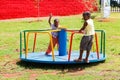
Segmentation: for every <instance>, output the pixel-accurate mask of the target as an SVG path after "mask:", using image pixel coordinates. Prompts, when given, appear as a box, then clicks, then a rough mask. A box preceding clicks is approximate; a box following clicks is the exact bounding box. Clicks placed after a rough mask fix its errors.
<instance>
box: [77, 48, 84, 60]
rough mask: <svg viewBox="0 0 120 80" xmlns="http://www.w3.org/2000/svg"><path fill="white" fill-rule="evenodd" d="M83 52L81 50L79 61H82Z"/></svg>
mask: <svg viewBox="0 0 120 80" xmlns="http://www.w3.org/2000/svg"><path fill="white" fill-rule="evenodd" d="M82 55H83V50H80V55H79V58H78V59H79V60H82Z"/></svg>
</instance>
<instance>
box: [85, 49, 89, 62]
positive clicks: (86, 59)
mask: <svg viewBox="0 0 120 80" xmlns="http://www.w3.org/2000/svg"><path fill="white" fill-rule="evenodd" d="M89 55H90V51H87V52H86V58H85V61H86V62H87V63H88V57H89Z"/></svg>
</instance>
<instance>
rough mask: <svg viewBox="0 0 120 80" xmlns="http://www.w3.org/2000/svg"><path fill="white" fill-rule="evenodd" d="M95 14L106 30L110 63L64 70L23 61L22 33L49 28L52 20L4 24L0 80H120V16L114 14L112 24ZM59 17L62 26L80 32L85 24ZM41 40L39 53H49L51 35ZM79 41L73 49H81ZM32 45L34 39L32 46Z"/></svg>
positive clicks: (78, 18)
mask: <svg viewBox="0 0 120 80" xmlns="http://www.w3.org/2000/svg"><path fill="white" fill-rule="evenodd" d="M94 15H97V16H96V18H95V19H94V23H95V29H102V30H105V31H106V55H107V59H106V61H105V62H104V63H93V64H84V65H71V66H70V65H67V66H66V67H65V69H64V70H63V69H62V68H63V67H62V66H60V65H54V66H53V65H45V64H42V65H41V64H35V63H25V62H21V61H20V60H19V32H20V31H22V30H26V29H27V30H28V29H29V30H39V29H48V28H49V25H48V23H47V19H48V18H43V19H42V18H41V21H39V22H29V21H27V20H20V21H0V80H120V32H119V31H120V13H112V14H111V16H110V18H109V22H99V21H98V19H99V18H100V14H98V13H94ZM58 18H59V19H60V24H61V25H63V26H64V27H66V28H68V29H80V27H81V26H82V22H83V21H82V19H81V15H76V16H66V17H58ZM38 38H39V40H41V41H42V43H40V42H41V41H39V40H38V42H37V51H42V50H46V48H47V45H48V43H49V40H48V38H47V36H46V35H41V36H39V37H38ZM31 39H32V37H31ZM31 39H30V40H31ZM75 40H76V41H75V43H74V45H76V46H74V47H73V49H77V50H78V46H79V44H78V43H79V39H77V38H76V39H75ZM32 44H33V43H32V40H31V41H30V46H31V45H32ZM39 45H40V46H39ZM39 47H40V48H39ZM31 48H32V47H30V50H31Z"/></svg>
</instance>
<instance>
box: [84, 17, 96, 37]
mask: <svg viewBox="0 0 120 80" xmlns="http://www.w3.org/2000/svg"><path fill="white" fill-rule="evenodd" d="M86 22H87V26H86V28H85V34H84V35H85V36H90V35H94V34H95V30H94V23H93V20H92V19H88V20H87V21H86Z"/></svg>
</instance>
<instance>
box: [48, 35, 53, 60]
mask: <svg viewBox="0 0 120 80" xmlns="http://www.w3.org/2000/svg"><path fill="white" fill-rule="evenodd" d="M48 34H49V36H50V43H51V48H52V58H53V61H55V57H54V48H53V40H52V36H51V33H48Z"/></svg>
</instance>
